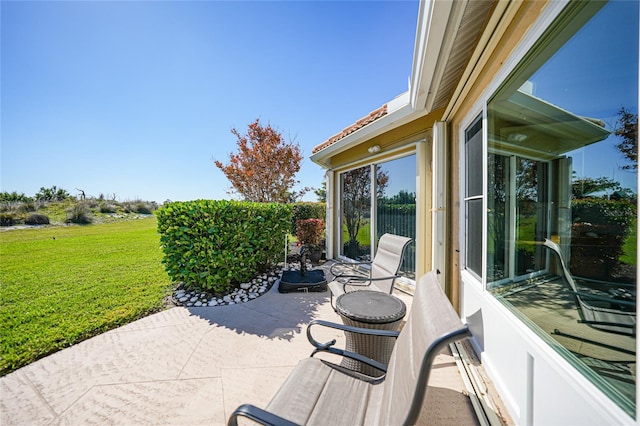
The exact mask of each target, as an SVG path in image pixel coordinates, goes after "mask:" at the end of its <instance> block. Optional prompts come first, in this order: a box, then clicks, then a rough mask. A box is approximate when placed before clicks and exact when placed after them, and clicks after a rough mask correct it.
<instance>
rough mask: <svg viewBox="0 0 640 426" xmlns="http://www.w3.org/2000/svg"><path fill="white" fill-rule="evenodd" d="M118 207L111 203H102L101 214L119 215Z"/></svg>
mask: <svg viewBox="0 0 640 426" xmlns="http://www.w3.org/2000/svg"><path fill="white" fill-rule="evenodd" d="M117 212H118V206H116V205H115V204H111V203H100V213H117Z"/></svg>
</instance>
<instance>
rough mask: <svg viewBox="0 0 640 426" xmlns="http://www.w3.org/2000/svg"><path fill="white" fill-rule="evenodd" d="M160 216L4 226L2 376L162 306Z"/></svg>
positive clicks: (0, 251) (0, 253)
mask: <svg viewBox="0 0 640 426" xmlns="http://www.w3.org/2000/svg"><path fill="white" fill-rule="evenodd" d="M161 260H162V251H161V249H160V246H159V236H158V234H157V232H156V219H155V217H152V218H148V219H139V220H130V221H125V222H116V223H108V224H101V225H87V226H61V227H52V228H44V229H25V230H14V231H5V232H0V339H1V346H2V352H1V353H0V375H5V374H7V373H9V372H11V371H13V370H15V369H17V368H19V367H22V366H24V365H27V364H29V363H31V362H33V361H35V360H37V359H39V358H41V357H43V356H45V355H48V354H50V353H52V352H55V351H57V350H59V349H62V348H65V347H68V346H70V345H72V344H74V343H77V342H80V341H82V340H84V339H87V338H89V337H92V336H95V335H97V334H100V333H102V332H104V331H107V330H109V329H112V328H114V327H117V326H119V325H122V324H125V323H128V322H131V321H132V320H135V319H138V318H140V317H143V316H145V315H147V314H149V313H152V312H156V311H159V310H161V309H162V308H163V297H164V296H165V295H166V293H167V291H168V289H169V288H170V286H171V282H170V280H169V277H168V275H167V274H166V272H165V271H164V268H163V265H162V263H161Z"/></svg>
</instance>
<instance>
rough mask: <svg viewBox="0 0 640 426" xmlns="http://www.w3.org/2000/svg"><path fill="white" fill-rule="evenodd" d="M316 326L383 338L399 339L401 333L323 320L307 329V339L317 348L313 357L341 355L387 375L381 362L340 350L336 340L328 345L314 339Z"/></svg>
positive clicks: (313, 322) (385, 368)
mask: <svg viewBox="0 0 640 426" xmlns="http://www.w3.org/2000/svg"><path fill="white" fill-rule="evenodd" d="M314 325H319V326H323V327H329V328H334V329H336V330H342V331H346V332H350V333H358V334H366V335H369V336H382V337H395V338H397V337H398V336H399V335H400V332H399V331H393V330H378V329H372V328H360V327H353V326H350V325H344V324H338V323H334V322H329V321H323V320H313V321H311V322H310V323H309V326H308V327H307V339H308V340H309V343H311V345H313V347H314V348H315V349H314V350H313V352H312V353H311V356H314V355H315V354H317V353H318V352H329V353H332V354H335V355H340V356H343V357H346V358H351V359H354V360H356V361H360V362H362V363H365V364H368V365H370V366H372V367H374V368H376V369H378V370H380V371H384V372H385V373H386V371H387V364H383V363H381V362H379V361H376V360H374V359H371V358H369V357H366V356H364V355H361V354H359V353H355V352H350V351H347V350H344V349H339V348H334V347H333V345H335V344H336V340H335V339H334V340H331V341H330V342H326V343H320V342H318V341H317V340H316V339H314V338H313V336H312V335H311V327H312V326H314Z"/></svg>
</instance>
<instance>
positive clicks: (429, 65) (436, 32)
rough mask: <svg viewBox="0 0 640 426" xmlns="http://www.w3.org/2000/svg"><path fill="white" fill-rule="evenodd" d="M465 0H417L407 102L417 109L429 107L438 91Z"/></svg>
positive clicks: (427, 108) (428, 109) (428, 108)
mask: <svg viewBox="0 0 640 426" xmlns="http://www.w3.org/2000/svg"><path fill="white" fill-rule="evenodd" d="M466 3H467V1H466V0H465V1H459V2H454V1H452V0H428V1H423V2H420V8H419V10H418V25H417V28H416V41H415V47H414V50H413V64H412V67H411V81H410V88H409V93H410V102H411V106H412V107H413V108H414V109H416V110H423V109H424V110H426V111H427V112H429V111H430V109H431V106H432V105H433V100H434V98H435V95H436V93H437V85H438V82H439V79H441V78H442V74H443V73H444V69H445V66H446V63H447V58H448V56H449V54H450V53H451V47H452V46H453V40H454V39H455V34H456V32H457V27H458V26H457V25H455V23H456V22H459V21H460V17H461V16H462V12H463V11H464V9H465V5H466Z"/></svg>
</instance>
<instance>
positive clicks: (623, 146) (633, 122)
mask: <svg viewBox="0 0 640 426" xmlns="http://www.w3.org/2000/svg"><path fill="white" fill-rule="evenodd" d="M618 116H619V118H618V123H617V125H618V126H617V127H616V128H615V130H614V132H613V133H614V134H615V135H616V136H618V137H620V138H621V139H622V140H621V141H620V142H619V143H617V144H616V148H618V150H619V151H620V152H621V153H622V155H623V156H624V158H625V159H626V160H627V161H629V163H630V164H625V165H624V166H622V167H621V169H622V170H638V114H633V113H632V112H631V111H629V110H628V109H626V108H625V107H622V108H620V111H618Z"/></svg>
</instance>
